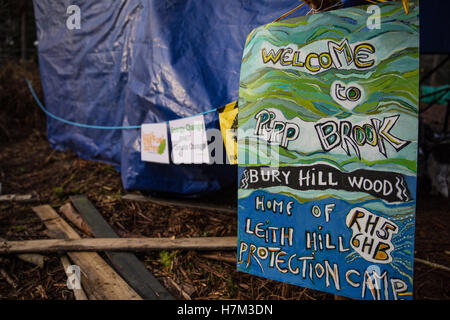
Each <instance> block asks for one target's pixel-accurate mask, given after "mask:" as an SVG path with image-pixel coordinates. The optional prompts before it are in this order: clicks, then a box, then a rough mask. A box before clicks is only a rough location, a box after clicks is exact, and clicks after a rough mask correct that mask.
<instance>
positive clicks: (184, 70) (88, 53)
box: [34, 0, 450, 195]
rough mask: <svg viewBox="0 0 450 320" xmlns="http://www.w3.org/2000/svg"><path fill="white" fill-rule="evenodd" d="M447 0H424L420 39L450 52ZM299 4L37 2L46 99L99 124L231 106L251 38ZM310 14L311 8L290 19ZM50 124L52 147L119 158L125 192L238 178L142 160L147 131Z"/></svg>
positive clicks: (232, 172)
mask: <svg viewBox="0 0 450 320" xmlns="http://www.w3.org/2000/svg"><path fill="white" fill-rule="evenodd" d="M442 2H443V1H437V0H435V1H430V0H427V1H422V4H421V6H422V7H423V9H422V8H421V9H422V13H423V15H422V18H423V19H422V26H423V27H422V31H424V32H426V35H423V36H422V41H423V43H424V44H425V47H426V48H428V47H429V48H430V51H432V52H449V51H450V43H449V41H448V38H445V37H446V36H445V32H436V31H437V30H449V28H448V27H447V29H443V28H444V27H443V26H440V25H439V23H441V24H448V23H447V21H446V20H445V19H444V17H443V19H442V20H441V19H439V18H436V14H440V15H443V14H445V13H446V12H448V10H442V9H439V10H438V9H436V8H437V6H438V5H439V6H441V8H442V6H446V7H447V9H448V7H449V3H446V4H443V3H442ZM299 3H300V2H299V1H298V0H233V1H230V0H214V1H211V0H165V1H153V0H121V1H111V0H97V1H90V0H70V1H69V0H61V1H52V0H35V1H34V11H35V17H36V25H37V34H38V43H39V46H38V49H39V50H38V53H39V66H40V71H41V78H42V86H43V91H44V98H45V105H46V107H47V108H48V110H49V111H50V112H52V113H53V114H56V115H58V116H59V117H61V118H64V119H67V120H70V121H73V122H78V123H83V124H90V125H94V126H99V127H101V126H135V125H141V124H142V123H152V122H163V121H169V120H174V119H178V118H182V117H186V116H191V115H195V114H199V113H202V112H205V111H207V110H210V109H213V108H217V107H219V106H222V105H225V104H227V103H229V102H231V101H234V100H237V98H238V87H239V71H240V64H241V58H242V50H243V48H244V44H245V40H246V37H247V35H248V34H249V33H250V32H251V30H252V29H254V28H255V27H257V26H260V25H263V24H267V23H269V22H271V21H273V20H274V19H276V18H278V17H279V16H280V15H282V14H283V13H285V12H287V11H288V10H290V9H291V8H294V7H296V6H297V5H299ZM360 3H363V1H361V0H359V1H355V0H347V1H344V4H345V5H346V6H350V5H356V4H360ZM71 5H76V6H78V7H79V8H80V16H81V25H80V29H69V28H68V27H67V25H66V22H67V19H68V17H69V16H70V13H68V12H67V8H68V7H69V6H71ZM435 6H436V7H435ZM307 11H309V8H308V7H307V6H306V5H305V6H303V7H302V8H300V9H299V10H298V11H297V12H295V13H294V14H293V15H292V16H298V15H304V14H305V13H306V12H307ZM426 14H429V15H430V16H426V17H424V16H425V15H426ZM431 15H433V16H431ZM424 19H425V21H424ZM440 37H442V39H440ZM444 38H445V39H444ZM205 123H206V128H207V129H208V128H216V129H218V128H219V124H218V115H217V113H209V114H207V115H205ZM47 129H48V139H49V141H50V144H51V146H52V147H53V148H55V149H58V150H66V149H71V150H72V151H74V152H75V153H77V154H78V155H79V156H80V157H83V158H87V159H94V160H99V161H104V162H107V163H111V164H114V165H115V166H116V167H117V168H118V169H120V170H121V175H122V181H123V185H124V187H125V188H126V189H139V190H147V191H157V192H167V193H175V194H180V195H199V194H202V193H206V192H211V191H216V190H219V189H221V188H223V187H226V186H229V185H231V184H233V183H235V179H236V168H235V167H232V166H230V165H165V164H156V163H145V162H142V161H141V160H140V130H139V129H126V130H102V129H93V128H83V127H79V126H72V125H68V124H66V123H63V122H61V121H58V120H56V119H53V118H48V122H47Z"/></svg>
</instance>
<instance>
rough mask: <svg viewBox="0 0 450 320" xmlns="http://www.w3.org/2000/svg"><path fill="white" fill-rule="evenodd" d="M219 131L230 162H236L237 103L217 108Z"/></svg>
mask: <svg viewBox="0 0 450 320" xmlns="http://www.w3.org/2000/svg"><path fill="white" fill-rule="evenodd" d="M217 111H218V112H219V122H220V132H221V133H222V138H223V143H224V145H225V150H226V151H227V156H228V161H229V163H230V164H237V120H238V103H237V101H234V102H231V103H229V104H227V105H225V106H224V107H222V108H218V110H217Z"/></svg>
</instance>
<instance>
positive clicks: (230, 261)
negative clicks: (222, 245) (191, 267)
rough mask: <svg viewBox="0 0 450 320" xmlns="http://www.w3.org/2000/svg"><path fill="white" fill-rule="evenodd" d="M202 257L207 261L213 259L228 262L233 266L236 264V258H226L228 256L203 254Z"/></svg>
mask: <svg viewBox="0 0 450 320" xmlns="http://www.w3.org/2000/svg"><path fill="white" fill-rule="evenodd" d="M200 257H202V258H206V259H211V260H216V261H221V262H228V263H231V264H236V258H233V257H226V256H220V255H215V254H202V255H200Z"/></svg>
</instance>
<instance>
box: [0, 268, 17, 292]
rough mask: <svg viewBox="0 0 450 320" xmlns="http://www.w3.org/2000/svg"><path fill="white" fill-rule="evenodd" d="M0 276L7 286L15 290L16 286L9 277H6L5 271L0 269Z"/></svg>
mask: <svg viewBox="0 0 450 320" xmlns="http://www.w3.org/2000/svg"><path fill="white" fill-rule="evenodd" d="M0 275H1V276H2V277H3V278H5V280H6V282H8V283H9V285H10V286H11V287H13V288H14V289H16V288H17V284H16V283H15V282H14V280H13V279H11V277H10V276H9V275H8V273H6V271H5V270H3V269H0Z"/></svg>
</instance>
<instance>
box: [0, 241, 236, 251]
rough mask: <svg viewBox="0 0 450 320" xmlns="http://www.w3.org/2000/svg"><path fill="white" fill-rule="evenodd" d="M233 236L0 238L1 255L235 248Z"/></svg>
mask: <svg viewBox="0 0 450 320" xmlns="http://www.w3.org/2000/svg"><path fill="white" fill-rule="evenodd" d="M236 246H237V238H236V237H202V238H180V239H171V238H94V239H92V238H84V239H45V240H24V241H3V242H1V243H0V254H11V253H25V252H67V251H69V252H78V251H84V252H91V251H157V250H198V251H217V250H236Z"/></svg>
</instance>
